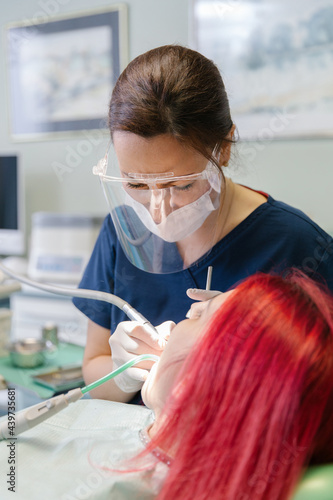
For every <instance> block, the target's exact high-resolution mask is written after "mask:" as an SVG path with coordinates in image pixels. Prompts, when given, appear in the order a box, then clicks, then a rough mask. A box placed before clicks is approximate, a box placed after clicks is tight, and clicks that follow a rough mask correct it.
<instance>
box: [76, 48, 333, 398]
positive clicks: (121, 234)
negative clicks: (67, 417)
mask: <svg viewBox="0 0 333 500" xmlns="http://www.w3.org/2000/svg"><path fill="white" fill-rule="evenodd" d="M109 126H110V131H111V140H112V143H113V149H111V148H110V149H109V150H108V152H107V153H106V155H105V157H104V158H103V160H101V161H100V162H99V163H98V165H97V166H96V167H95V169H94V172H95V173H96V174H97V175H99V178H100V180H101V183H102V186H103V190H104V194H105V196H106V199H107V201H108V204H109V208H110V215H109V216H108V217H106V219H105V222H104V224H103V227H102V229H101V232H100V235H99V238H98V240H97V243H96V246H95V249H94V251H93V254H92V257H91V259H90V262H89V264H88V266H87V269H86V271H85V273H84V276H83V278H82V281H81V283H80V287H82V288H90V289H97V290H103V291H106V292H111V293H114V294H116V295H118V296H120V297H122V298H123V299H125V300H127V301H128V302H129V303H130V304H132V305H133V306H134V307H135V308H136V309H138V310H139V311H140V312H141V313H142V314H143V315H144V316H145V317H147V318H148V319H149V320H150V322H151V323H152V324H153V325H158V324H160V323H162V322H164V321H166V320H170V319H172V320H173V321H175V322H178V321H180V320H181V319H183V318H184V316H185V313H186V311H187V310H188V309H189V307H190V304H191V300H190V299H191V298H192V299H193V298H194V299H196V298H197V299H201V298H202V295H201V294H200V293H198V292H195V291H194V292H193V289H194V290H198V289H204V288H205V283H206V274H207V268H208V266H213V268H214V273H213V279H212V288H213V289H216V290H219V291H221V292H224V291H226V290H229V289H230V288H233V287H234V286H235V284H236V283H237V282H239V281H240V280H243V279H244V278H245V277H247V276H250V275H252V274H254V273H255V272H257V271H261V272H265V273H268V272H275V273H283V271H284V269H286V268H288V267H291V266H293V267H298V268H300V269H302V270H303V271H305V272H306V273H307V274H310V275H311V276H312V277H315V278H317V279H319V280H323V281H326V282H327V284H328V286H329V287H330V288H331V289H333V266H332V259H333V255H332V253H333V252H332V249H333V245H332V238H331V237H330V236H328V235H327V234H326V233H325V232H324V231H323V230H322V229H320V228H319V227H318V226H317V225H316V224H315V223H314V222H313V221H311V220H310V219H309V218H308V217H307V216H306V215H305V214H303V213H302V212H300V211H299V210H296V209H294V208H292V207H290V206H288V205H286V204H284V203H281V202H279V201H276V200H274V199H273V198H272V197H271V196H269V195H268V194H266V193H263V192H260V191H254V190H252V189H249V188H247V187H245V186H242V185H239V184H235V183H233V182H232V181H231V180H230V178H227V177H226V176H225V175H224V174H225V170H226V168H227V167H228V163H229V159H230V156H231V147H232V145H233V143H234V142H235V140H234V132H235V125H234V124H233V121H232V119H231V115H230V109H229V103H228V97H227V94H226V91H225V87H224V84H223V81H222V78H221V75H220V73H219V71H218V69H217V67H216V66H215V65H214V63H213V62H212V61H210V60H209V59H207V58H206V57H204V56H203V55H201V54H199V53H198V52H196V51H193V50H190V49H188V48H186V47H181V46H173V45H168V46H164V47H159V48H156V49H153V50H151V51H148V52H147V53H145V54H143V55H141V56H139V57H137V58H136V59H134V60H133V61H132V62H131V63H130V64H129V65H128V66H127V68H126V69H125V70H124V72H123V73H122V74H121V76H120V77H119V79H118V81H117V83H116V85H115V88H114V90H113V93H112V97H111V102H110V112H109ZM114 152H115V154H113V153H114ZM188 289H192V291H188V295H186V291H187V290H188ZM74 304H75V305H76V306H77V307H78V308H79V309H80V310H81V311H82V312H83V313H84V314H85V315H86V316H87V317H88V318H89V326H88V338H87V345H86V349H85V355H84V362H83V372H84V377H85V381H86V383H89V382H90V381H92V380H95V379H96V378H99V377H101V376H102V375H104V374H106V373H108V372H110V371H111V370H112V368H115V367H117V366H119V365H120V364H122V363H124V362H125V361H126V360H128V359H130V358H131V357H133V355H136V354H140V353H147V352H152V353H155V354H158V355H160V354H161V352H162V351H163V349H164V347H165V344H166V339H167V337H168V332H166V333H165V335H164V336H162V335H158V334H157V333H156V334H154V333H152V332H151V330H149V329H148V328H146V327H143V326H141V325H140V324H139V323H136V322H127V321H124V320H125V319H126V317H125V315H124V313H123V312H122V311H120V310H118V309H117V308H115V307H113V306H109V305H107V304H104V305H103V304H101V303H99V302H92V301H85V300H82V299H74ZM110 332H111V338H110ZM109 338H110V346H111V357H110V347H109ZM150 366H151V363H150V362H146V363H143V364H142V366H140V368H133V369H131V370H129V371H127V372H124V374H123V376H121V377H118V378H117V379H116V382H114V381H110V383H109V384H106V385H105V386H103V387H101V388H99V389H96V391H95V392H94V393H93V396H94V397H98V398H105V399H111V400H116V401H123V402H127V401H130V400H131V399H132V398H133V397H134V396H135V394H136V393H137V391H139V390H140V388H141V387H142V383H143V381H144V379H145V378H146V376H147V370H149V368H150Z"/></svg>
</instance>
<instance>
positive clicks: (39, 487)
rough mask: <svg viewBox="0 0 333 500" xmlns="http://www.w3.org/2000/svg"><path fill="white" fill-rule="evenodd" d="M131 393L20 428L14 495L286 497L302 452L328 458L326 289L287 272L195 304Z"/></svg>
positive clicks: (306, 458)
mask: <svg viewBox="0 0 333 500" xmlns="http://www.w3.org/2000/svg"><path fill="white" fill-rule="evenodd" d="M161 328H163V325H162V326H161ZM142 395H143V400H144V402H145V404H146V406H145V407H144V406H142V407H139V406H135V405H127V404H122V403H114V402H110V401H103V400H81V401H79V402H77V403H75V404H74V405H72V406H70V407H68V408H67V409H66V410H64V411H63V412H61V413H59V414H58V415H55V416H54V417H52V418H50V419H49V420H48V421H46V422H44V423H43V424H41V425H39V426H37V427H35V428H33V429H30V430H29V431H27V432H26V433H24V434H22V435H20V436H18V438H17V440H16V441H15V446H16V450H17V463H16V471H17V477H18V481H17V485H16V493H17V496H16V498H18V499H20V500H21V499H22V500H24V499H27V500H30V499H32V498H33V499H37V500H38V499H44V498H47V499H48V500H53V499H54V500H74V499H88V498H92V499H130V500H132V499H153V498H157V499H158V500H170V499H181V500H206V499H207V500H208V499H209V500H221V499H222V500H264V499H265V500H266V499H269V500H287V499H290V498H292V495H293V494H294V492H295V489H296V487H297V485H298V483H299V482H300V480H301V478H302V475H303V473H304V470H305V469H306V467H307V466H308V465H309V464H310V463H312V464H316V463H317V464H318V463H326V462H330V461H331V462H332V461H333V430H332V423H331V415H332V412H333V299H332V297H331V296H330V295H329V294H328V292H326V291H325V288H324V287H320V286H319V285H318V284H315V283H314V282H312V281H311V280H310V279H309V278H307V277H305V276H303V275H302V274H301V273H300V272H297V271H291V272H290V273H289V275H288V276H287V277H284V278H282V277H279V276H270V275H263V274H258V275H255V276H252V277H250V278H248V279H247V280H245V281H244V282H243V283H241V284H240V285H239V286H238V287H237V288H236V289H235V290H234V291H231V292H227V293H225V294H220V295H218V296H217V297H215V298H213V299H212V300H210V301H207V302H205V303H197V304H194V305H193V306H192V308H191V311H190V314H189V319H187V320H184V321H182V322H180V323H179V324H178V325H176V326H174V327H173V329H172V332H171V335H170V339H169V341H168V344H167V346H166V348H165V350H164V352H163V354H162V356H161V358H160V361H159V362H158V363H156V364H155V365H154V366H153V368H152V369H151V371H150V374H149V376H148V378H147V381H146V382H145V384H144V387H143V390H142ZM7 445H8V442H6V441H3V442H1V443H0V457H1V458H0V471H1V478H2V479H1V481H2V482H3V483H2V484H1V491H2V493H1V498H4V499H7V498H12V496H11V495H12V492H11V491H8V490H7V487H8V485H7V484H6V483H5V481H6V480H5V478H6V474H7V473H8V467H9V466H8V460H7V459H8V452H7V450H8V448H7Z"/></svg>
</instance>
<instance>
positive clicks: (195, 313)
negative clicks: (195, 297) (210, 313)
mask: <svg viewBox="0 0 333 500" xmlns="http://www.w3.org/2000/svg"><path fill="white" fill-rule="evenodd" d="M206 307H207V301H204V302H194V303H193V304H192V305H191V307H190V309H189V310H188V311H187V313H186V315H185V316H186V318H188V319H197V318H200V316H201V315H202V313H203V311H204V310H205V309H206Z"/></svg>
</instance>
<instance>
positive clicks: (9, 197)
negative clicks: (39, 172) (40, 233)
mask: <svg viewBox="0 0 333 500" xmlns="http://www.w3.org/2000/svg"><path fill="white" fill-rule="evenodd" d="M23 218H24V200H23V188H22V173H21V171H20V168H19V162H18V157H17V156H16V155H11V156H10V155H8V156H5V155H3V156H1V155H0V255H23V254H24V251H25V242H24V221H23Z"/></svg>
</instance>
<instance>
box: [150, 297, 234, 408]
mask: <svg viewBox="0 0 333 500" xmlns="http://www.w3.org/2000/svg"><path fill="white" fill-rule="evenodd" d="M230 293H232V292H226V293H221V294H220V295H217V296H216V297H214V298H213V299H211V300H207V301H206V302H197V303H194V304H192V307H191V313H190V318H189V319H186V320H184V321H181V322H180V323H178V324H177V325H176V326H175V327H174V328H173V330H172V331H171V334H170V338H169V340H168V343H167V345H166V347H165V349H164V351H163V354H162V355H161V358H160V360H159V362H158V363H155V365H154V366H153V367H152V369H151V371H150V373H149V376H148V378H147V380H146V382H145V383H144V385H143V388H142V398H143V401H144V403H145V404H146V405H147V406H148V407H149V408H151V409H153V410H154V412H155V415H156V417H157V416H158V413H159V412H160V411H161V409H162V408H163V406H164V403H165V401H166V398H167V397H168V395H169V394H170V391H171V388H172V386H173V384H174V381H175V379H176V377H177V375H178V373H179V371H180V369H181V367H182V364H183V361H184V358H185V357H186V355H187V354H188V353H189V351H190V349H191V348H192V346H193V345H194V343H195V342H196V340H197V339H198V338H199V337H200V335H201V334H202V333H203V332H204V331H205V329H206V326H207V323H208V322H209V320H210V319H211V317H212V316H213V314H214V313H215V312H216V311H217V310H218V309H219V307H220V306H221V305H222V304H223V302H224V301H225V300H226V298H227V297H228V295H229V294H230Z"/></svg>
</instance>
